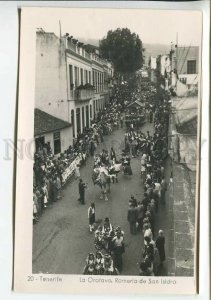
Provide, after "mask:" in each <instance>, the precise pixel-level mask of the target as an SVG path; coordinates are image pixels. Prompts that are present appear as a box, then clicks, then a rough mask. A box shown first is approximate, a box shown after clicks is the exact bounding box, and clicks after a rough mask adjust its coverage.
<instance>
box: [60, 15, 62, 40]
mask: <svg viewBox="0 0 211 300" xmlns="http://www.w3.org/2000/svg"><path fill="white" fill-rule="evenodd" d="M59 35H60V36H59V37H60V40H61V37H62V29H61V21H60V20H59Z"/></svg>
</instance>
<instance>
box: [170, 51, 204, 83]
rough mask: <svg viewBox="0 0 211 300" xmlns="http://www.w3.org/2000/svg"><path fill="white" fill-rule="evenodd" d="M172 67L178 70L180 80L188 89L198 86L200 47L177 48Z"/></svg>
mask: <svg viewBox="0 0 211 300" xmlns="http://www.w3.org/2000/svg"><path fill="white" fill-rule="evenodd" d="M172 67H173V69H176V70H177V75H178V78H179V80H180V81H181V82H182V83H184V84H186V85H187V86H188V88H191V86H193V85H197V84H198V78H199V73H200V72H199V71H200V70H199V47H198V46H189V47H176V48H175V50H174V54H173V57H172Z"/></svg>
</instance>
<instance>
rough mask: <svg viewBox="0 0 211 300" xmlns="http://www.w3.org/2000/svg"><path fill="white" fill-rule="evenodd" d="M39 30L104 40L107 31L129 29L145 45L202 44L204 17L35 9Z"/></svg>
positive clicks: (196, 14) (175, 13)
mask: <svg viewBox="0 0 211 300" xmlns="http://www.w3.org/2000/svg"><path fill="white" fill-rule="evenodd" d="M33 14H35V16H37V18H36V24H37V26H36V27H37V28H40V27H42V28H43V29H44V30H45V31H47V32H48V31H49V32H55V34H56V35H59V20H60V21H61V31H62V35H64V34H65V33H66V32H68V33H69V34H70V35H73V36H75V37H77V38H79V37H82V38H85V39H102V38H103V37H104V36H106V33H107V32H108V30H110V29H112V30H115V29H116V28H118V27H120V28H122V27H128V28H129V29H130V30H131V31H132V32H135V33H137V34H138V35H139V37H140V38H141V40H142V42H143V43H153V44H154V43H155V44H157V43H158V44H167V45H168V44H169V45H170V44H171V42H173V43H176V34H177V33H178V44H179V45H187V46H189V45H190V44H191V45H196V46H197V45H200V43H201V30H202V29H201V28H202V14H201V13H200V12H199V11H187V10H186V11H185V10H183V11H181V10H180V11H179V10H178V11H175V10H174V11H173V10H162V11H161V10H143V9H96V8H35V9H34V12H33Z"/></svg>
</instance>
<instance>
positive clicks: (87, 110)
mask: <svg viewBox="0 0 211 300" xmlns="http://www.w3.org/2000/svg"><path fill="white" fill-rule="evenodd" d="M86 127H87V128H89V105H86Z"/></svg>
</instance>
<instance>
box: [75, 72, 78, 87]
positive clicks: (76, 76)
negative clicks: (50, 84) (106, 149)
mask: <svg viewBox="0 0 211 300" xmlns="http://www.w3.org/2000/svg"><path fill="white" fill-rule="evenodd" d="M77 86H78V68H77V67H75V87H77Z"/></svg>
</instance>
